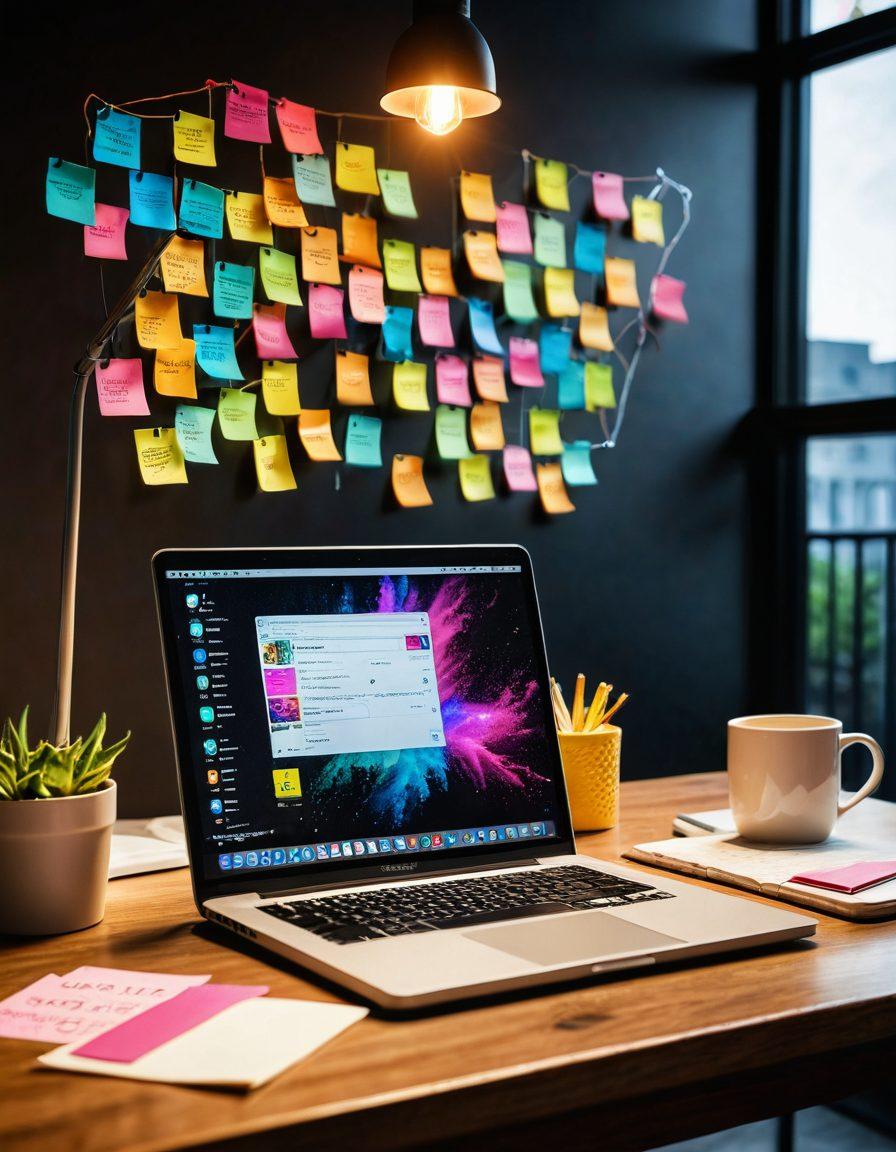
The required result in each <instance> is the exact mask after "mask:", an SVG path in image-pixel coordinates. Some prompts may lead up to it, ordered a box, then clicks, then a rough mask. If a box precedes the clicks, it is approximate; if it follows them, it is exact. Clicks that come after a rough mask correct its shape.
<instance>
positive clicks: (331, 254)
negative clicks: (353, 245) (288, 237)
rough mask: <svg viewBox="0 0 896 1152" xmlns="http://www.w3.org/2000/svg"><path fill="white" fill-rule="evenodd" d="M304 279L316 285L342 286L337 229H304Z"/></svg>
mask: <svg viewBox="0 0 896 1152" xmlns="http://www.w3.org/2000/svg"><path fill="white" fill-rule="evenodd" d="M302 278H303V279H304V280H308V281H309V282H310V283H314V284H341V283H342V275H341V273H340V271H339V253H338V250H337V241H336V229H335V228H303V229H302Z"/></svg>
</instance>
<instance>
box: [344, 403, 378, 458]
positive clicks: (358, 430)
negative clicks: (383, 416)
mask: <svg viewBox="0 0 896 1152" xmlns="http://www.w3.org/2000/svg"><path fill="white" fill-rule="evenodd" d="M382 431H383V422H382V420H380V419H379V417H377V416H363V415H362V414H361V413H360V412H353V413H352V414H351V416H349V418H348V427H347V428H346V432H345V462H346V464H354V465H356V466H357V467H360V468H381V467H382V465H383V456H382V450H381V448H380V437H381V434H382Z"/></svg>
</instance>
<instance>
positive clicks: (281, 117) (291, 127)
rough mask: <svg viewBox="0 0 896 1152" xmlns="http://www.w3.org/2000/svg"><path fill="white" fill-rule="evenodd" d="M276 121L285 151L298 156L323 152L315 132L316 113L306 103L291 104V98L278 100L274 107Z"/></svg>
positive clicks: (316, 154)
mask: <svg viewBox="0 0 896 1152" xmlns="http://www.w3.org/2000/svg"><path fill="white" fill-rule="evenodd" d="M276 112H277V123H278V124H279V125H280V135H281V136H282V137H283V147H284V148H285V149H286V151H287V152H295V153H297V154H298V155H299V156H303V155H304V156H318V155H320V153H321V152H323V148H321V145H320V137H319V136H318V134H317V115H316V114H315V111H314V109H313V108H309V107H308V106H307V105H306V104H293V102H292V100H286V99H285V98H284V99H283V100H280V101H279V102H278V104H277V108H276Z"/></svg>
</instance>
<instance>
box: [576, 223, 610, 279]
mask: <svg viewBox="0 0 896 1152" xmlns="http://www.w3.org/2000/svg"><path fill="white" fill-rule="evenodd" d="M606 251H607V233H606V232H605V231H604V229H603V228H601V226H600V225H599V224H586V223H584V222H583V221H581V220H580V221H579V223H578V224H577V225H576V239H575V244H574V245H573V249H572V262H573V264H574V265H575V267H576V268H578V269H580V271H582V272H590V273H591V274H592V275H594V276H603V274H604V256H605V255H606Z"/></svg>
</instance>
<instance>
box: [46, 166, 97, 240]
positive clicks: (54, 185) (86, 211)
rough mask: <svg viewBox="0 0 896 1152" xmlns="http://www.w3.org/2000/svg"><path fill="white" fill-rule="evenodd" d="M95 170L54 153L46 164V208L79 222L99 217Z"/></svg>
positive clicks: (94, 219) (64, 218) (66, 218)
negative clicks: (97, 213)
mask: <svg viewBox="0 0 896 1152" xmlns="http://www.w3.org/2000/svg"><path fill="white" fill-rule="evenodd" d="M95 189H96V172H95V171H94V170H93V168H85V167H84V165H83V164H72V163H70V162H69V161H68V160H60V159H59V157H58V156H51V157H50V162H49V163H48V165H47V211H48V212H49V214H50V215H51V216H59V217H61V219H63V220H74V222H75V223H76V224H90V225H93V224H94V223H95V221H96V191H95Z"/></svg>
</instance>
